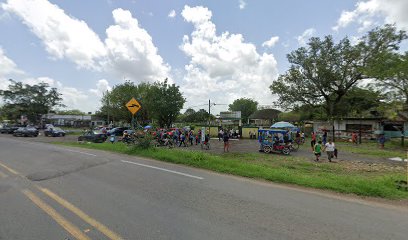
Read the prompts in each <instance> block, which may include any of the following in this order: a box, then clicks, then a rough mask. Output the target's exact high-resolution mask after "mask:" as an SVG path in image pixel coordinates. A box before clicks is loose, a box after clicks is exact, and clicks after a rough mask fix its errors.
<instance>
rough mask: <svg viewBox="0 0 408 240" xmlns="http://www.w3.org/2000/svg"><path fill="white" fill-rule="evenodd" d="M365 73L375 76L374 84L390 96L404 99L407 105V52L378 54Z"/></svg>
mask: <svg viewBox="0 0 408 240" xmlns="http://www.w3.org/2000/svg"><path fill="white" fill-rule="evenodd" d="M367 75H369V76H371V77H372V78H375V79H376V80H377V81H375V83H374V84H375V85H376V86H377V87H380V89H382V90H383V91H384V92H385V93H387V94H388V95H389V96H391V98H393V99H397V100H401V101H404V102H405V105H406V106H408V52H405V53H404V54H399V53H388V54H384V55H382V56H380V57H379V58H378V61H376V62H375V63H373V64H372V66H371V67H370V69H369V70H368V71H367Z"/></svg>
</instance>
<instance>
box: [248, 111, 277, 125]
mask: <svg viewBox="0 0 408 240" xmlns="http://www.w3.org/2000/svg"><path fill="white" fill-rule="evenodd" d="M280 113H281V111H279V110H276V109H261V110H257V111H256V112H254V113H252V114H251V115H250V116H249V118H248V124H249V125H252V126H257V127H263V128H269V127H270V126H271V125H272V124H273V123H275V122H277V121H278V117H279V114H280Z"/></svg>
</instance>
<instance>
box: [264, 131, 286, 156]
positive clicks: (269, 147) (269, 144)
mask: <svg viewBox="0 0 408 240" xmlns="http://www.w3.org/2000/svg"><path fill="white" fill-rule="evenodd" d="M285 134H288V131H286V130H273V129H260V130H258V135H259V139H258V142H259V144H260V146H259V151H260V152H264V153H283V154H285V155H289V154H290V152H291V147H290V145H288V144H286V143H285V142H284V141H283V136H284V135H285Z"/></svg>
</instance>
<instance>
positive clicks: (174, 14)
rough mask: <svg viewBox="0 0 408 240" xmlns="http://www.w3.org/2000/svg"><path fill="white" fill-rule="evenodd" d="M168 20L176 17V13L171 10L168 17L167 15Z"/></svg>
mask: <svg viewBox="0 0 408 240" xmlns="http://www.w3.org/2000/svg"><path fill="white" fill-rule="evenodd" d="M167 16H168V17H169V18H174V17H176V11H175V10H174V9H173V10H171V11H170V12H169V15H167Z"/></svg>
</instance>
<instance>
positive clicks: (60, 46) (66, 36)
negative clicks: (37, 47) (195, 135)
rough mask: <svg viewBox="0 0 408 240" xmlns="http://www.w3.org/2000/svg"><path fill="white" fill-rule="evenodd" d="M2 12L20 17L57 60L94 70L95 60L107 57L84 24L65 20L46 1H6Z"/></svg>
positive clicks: (62, 12)
mask: <svg viewBox="0 0 408 240" xmlns="http://www.w3.org/2000/svg"><path fill="white" fill-rule="evenodd" d="M2 8H3V9H4V10H5V11H8V12H11V13H14V14H16V15H17V16H19V17H20V18H21V19H22V21H23V23H24V24H25V25H27V26H28V27H29V28H30V30H31V31H32V32H33V33H34V34H35V35H36V36H37V37H38V38H40V39H41V40H42V42H43V44H44V46H45V48H46V50H47V52H48V53H49V54H50V55H51V56H52V57H54V58H56V59H63V58H67V59H70V60H71V61H73V62H74V63H76V64H77V65H78V66H80V67H84V68H95V67H97V63H96V62H95V59H96V58H99V57H103V56H104V55H105V54H106V50H105V48H104V45H103V42H102V41H101V40H100V39H99V37H98V35H97V34H95V33H94V32H93V31H92V30H91V29H90V28H89V27H88V25H87V24H86V23H85V22H84V21H81V20H78V19H75V18H73V17H70V16H68V15H67V14H66V13H65V12H64V10H62V9H61V8H59V7H58V6H57V5H54V4H51V3H50V2H48V1H47V0H9V1H7V3H3V4H2Z"/></svg>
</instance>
